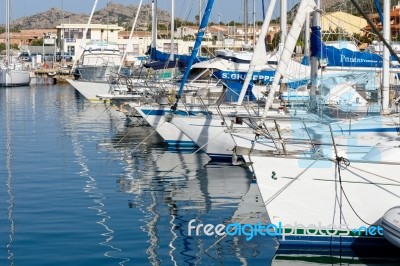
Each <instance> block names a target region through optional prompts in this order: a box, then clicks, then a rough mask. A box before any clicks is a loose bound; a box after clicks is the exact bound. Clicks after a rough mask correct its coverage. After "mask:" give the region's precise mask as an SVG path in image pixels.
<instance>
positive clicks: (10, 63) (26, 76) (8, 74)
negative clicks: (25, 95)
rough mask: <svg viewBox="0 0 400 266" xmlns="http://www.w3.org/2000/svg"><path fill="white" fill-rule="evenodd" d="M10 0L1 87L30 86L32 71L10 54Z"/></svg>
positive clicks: (7, 12)
mask: <svg viewBox="0 0 400 266" xmlns="http://www.w3.org/2000/svg"><path fill="white" fill-rule="evenodd" d="M10 9H11V8H10V0H7V1H6V58H5V62H1V63H0V87H16V86H28V85H29V83H30V73H29V71H27V70H26V69H24V67H23V65H22V64H21V63H18V62H16V59H15V58H14V60H12V57H11V54H10Z"/></svg>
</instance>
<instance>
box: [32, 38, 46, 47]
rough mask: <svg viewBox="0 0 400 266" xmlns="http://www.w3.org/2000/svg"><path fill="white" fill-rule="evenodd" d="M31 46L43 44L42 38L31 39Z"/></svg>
mask: <svg viewBox="0 0 400 266" xmlns="http://www.w3.org/2000/svg"><path fill="white" fill-rule="evenodd" d="M30 45H32V46H43V39H34V40H33V41H31V44H30Z"/></svg>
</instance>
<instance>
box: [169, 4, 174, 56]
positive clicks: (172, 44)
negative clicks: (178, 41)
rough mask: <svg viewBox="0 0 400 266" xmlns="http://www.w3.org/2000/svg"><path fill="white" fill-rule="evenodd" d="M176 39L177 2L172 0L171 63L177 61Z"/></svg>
mask: <svg viewBox="0 0 400 266" xmlns="http://www.w3.org/2000/svg"><path fill="white" fill-rule="evenodd" d="M174 37H175V0H171V55H170V57H169V60H170V61H175V55H174V52H175V50H174V48H175V43H174V41H175V40H174Z"/></svg>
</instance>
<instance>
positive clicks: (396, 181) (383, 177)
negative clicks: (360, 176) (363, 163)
mask: <svg viewBox="0 0 400 266" xmlns="http://www.w3.org/2000/svg"><path fill="white" fill-rule="evenodd" d="M348 168H354V169H356V170H358V171H361V172H364V173H367V174H370V175H373V176H376V177H380V178H382V179H385V180H388V181H392V182H395V183H398V184H400V181H398V180H394V179H391V178H389V177H385V176H381V175H378V174H374V173H372V172H370V171H367V170H363V169H360V168H358V167H355V166H353V165H350V166H349V167H348ZM350 172H351V171H350ZM351 173H353V174H354V172H351Z"/></svg>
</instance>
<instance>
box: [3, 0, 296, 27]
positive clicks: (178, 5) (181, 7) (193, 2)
mask: <svg viewBox="0 0 400 266" xmlns="http://www.w3.org/2000/svg"><path fill="white" fill-rule="evenodd" d="M0 2H1V11H2V14H4V6H5V0H0ZM94 2H95V1H94V0H11V7H12V10H11V18H12V20H14V19H17V18H20V17H24V16H30V15H34V14H36V13H39V12H43V11H47V10H49V9H50V8H52V7H55V8H58V9H62V8H64V10H65V11H69V12H74V13H85V14H87V15H89V14H90V12H91V10H92V7H93V4H94ZM108 2H110V0H99V1H98V4H97V8H96V10H98V9H101V8H103V7H105V6H106V4H107V3H108ZM113 2H115V3H120V4H124V5H128V4H132V5H138V4H139V2H140V1H139V0H114V1H113ZM157 2H158V8H160V9H162V10H167V11H169V12H170V11H171V0H158V1H157ZM243 2H244V1H243V0H215V2H214V8H213V10H212V14H211V17H210V21H214V22H218V20H219V17H220V18H221V21H222V22H228V21H231V20H236V21H243ZM248 2H249V21H250V22H252V20H253V19H252V17H253V15H252V13H253V0H248ZM255 2H256V17H257V19H256V20H258V21H259V20H262V9H261V6H262V4H261V2H262V0H255ZM288 2H289V4H288V6H289V7H291V6H293V4H294V3H295V2H298V0H288ZM202 3H203V4H202V5H203V9H204V7H205V5H206V3H207V0H202ZM268 3H269V0H265V5H268ZM143 4H151V0H143ZM277 5H279V1H277ZM199 7H200V0H175V16H176V17H179V18H183V19H188V20H194V17H195V16H196V15H198V14H199ZM266 8H267V6H266ZM218 15H219V16H218ZM274 16H275V17H276V16H279V11H275V15H274ZM0 19H1V21H2V23H3V20H4V16H3V15H0Z"/></svg>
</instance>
